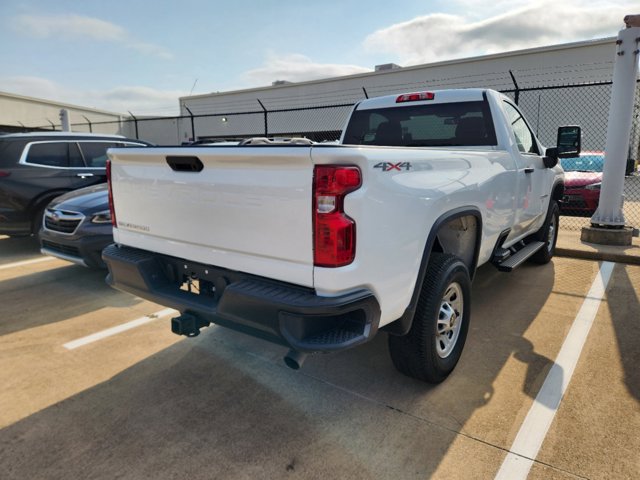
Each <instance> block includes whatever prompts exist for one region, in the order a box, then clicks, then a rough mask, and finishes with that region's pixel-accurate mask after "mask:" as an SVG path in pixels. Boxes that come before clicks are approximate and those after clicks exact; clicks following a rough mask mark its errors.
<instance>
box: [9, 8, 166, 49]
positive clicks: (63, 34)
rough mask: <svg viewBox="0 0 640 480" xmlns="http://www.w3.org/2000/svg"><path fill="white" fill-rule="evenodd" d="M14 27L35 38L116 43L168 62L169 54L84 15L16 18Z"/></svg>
mask: <svg viewBox="0 0 640 480" xmlns="http://www.w3.org/2000/svg"><path fill="white" fill-rule="evenodd" d="M14 27H15V29H16V30H18V31H19V32H21V33H23V34H25V33H26V34H30V35H32V36H34V37H36V38H43V39H44V38H54V37H55V38H63V39H66V40H73V39H84V40H87V39H89V40H95V41H100V42H110V43H116V44H120V45H123V46H125V47H126V48H130V49H132V50H136V51H138V52H140V53H142V54H144V55H150V56H155V57H159V58H164V59H171V58H173V55H172V54H171V52H169V50H167V49H166V48H164V47H161V46H159V45H154V44H151V43H144V42H140V41H138V40H137V39H136V38H135V37H134V36H132V35H131V34H130V33H129V32H127V30H126V29H124V28H123V27H121V26H119V25H116V24H114V23H111V22H107V21H105V20H100V19H99V18H93V17H87V16H84V15H74V14H62V15H18V16H17V17H16V18H15V22H14Z"/></svg>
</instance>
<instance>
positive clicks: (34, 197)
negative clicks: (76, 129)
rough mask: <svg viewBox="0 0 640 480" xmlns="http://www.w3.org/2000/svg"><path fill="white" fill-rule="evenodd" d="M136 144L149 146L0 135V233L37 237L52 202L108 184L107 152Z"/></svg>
mask: <svg viewBox="0 0 640 480" xmlns="http://www.w3.org/2000/svg"><path fill="white" fill-rule="evenodd" d="M134 145H135V146H144V145H149V144H148V143H146V142H143V141H141V140H131V139H128V138H124V137H121V136H118V135H98V134H88V133H70V132H51V133H42V132H39V133H16V134H9V135H0V235H30V234H36V233H38V230H40V226H41V224H42V216H43V214H44V209H45V207H46V206H47V204H48V203H49V202H50V201H51V200H53V198H55V197H57V196H59V195H62V194H63V193H65V192H68V191H71V190H76V189H78V188H82V187H88V186H90V185H94V184H97V183H103V182H106V171H105V164H106V161H107V153H106V152H107V149H108V148H110V147H123V146H134Z"/></svg>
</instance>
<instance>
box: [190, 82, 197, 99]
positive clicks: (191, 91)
mask: <svg viewBox="0 0 640 480" xmlns="http://www.w3.org/2000/svg"><path fill="white" fill-rule="evenodd" d="M196 83H198V79H197V78H196V81H195V82H193V86H192V87H191V90H190V91H189V96H191V94H192V93H193V89H194V88H196Z"/></svg>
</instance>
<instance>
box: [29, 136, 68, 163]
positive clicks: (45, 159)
mask: <svg viewBox="0 0 640 480" xmlns="http://www.w3.org/2000/svg"><path fill="white" fill-rule="evenodd" d="M67 152H68V144H67V143H64V142H57V143H34V144H32V145H31V147H29V153H28V155H27V163H33V164H36V165H46V166H47V167H68V166H69V157H68V153H67Z"/></svg>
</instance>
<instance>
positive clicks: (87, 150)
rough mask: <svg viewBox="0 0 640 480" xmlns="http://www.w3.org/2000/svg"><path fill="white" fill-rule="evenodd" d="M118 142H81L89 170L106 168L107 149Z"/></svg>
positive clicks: (81, 148)
mask: <svg viewBox="0 0 640 480" xmlns="http://www.w3.org/2000/svg"><path fill="white" fill-rule="evenodd" d="M115 146H116V142H80V150H82V156H83V157H84V162H85V163H86V164H87V167H89V168H104V167H105V166H106V164H107V149H108V148H111V147H115Z"/></svg>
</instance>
